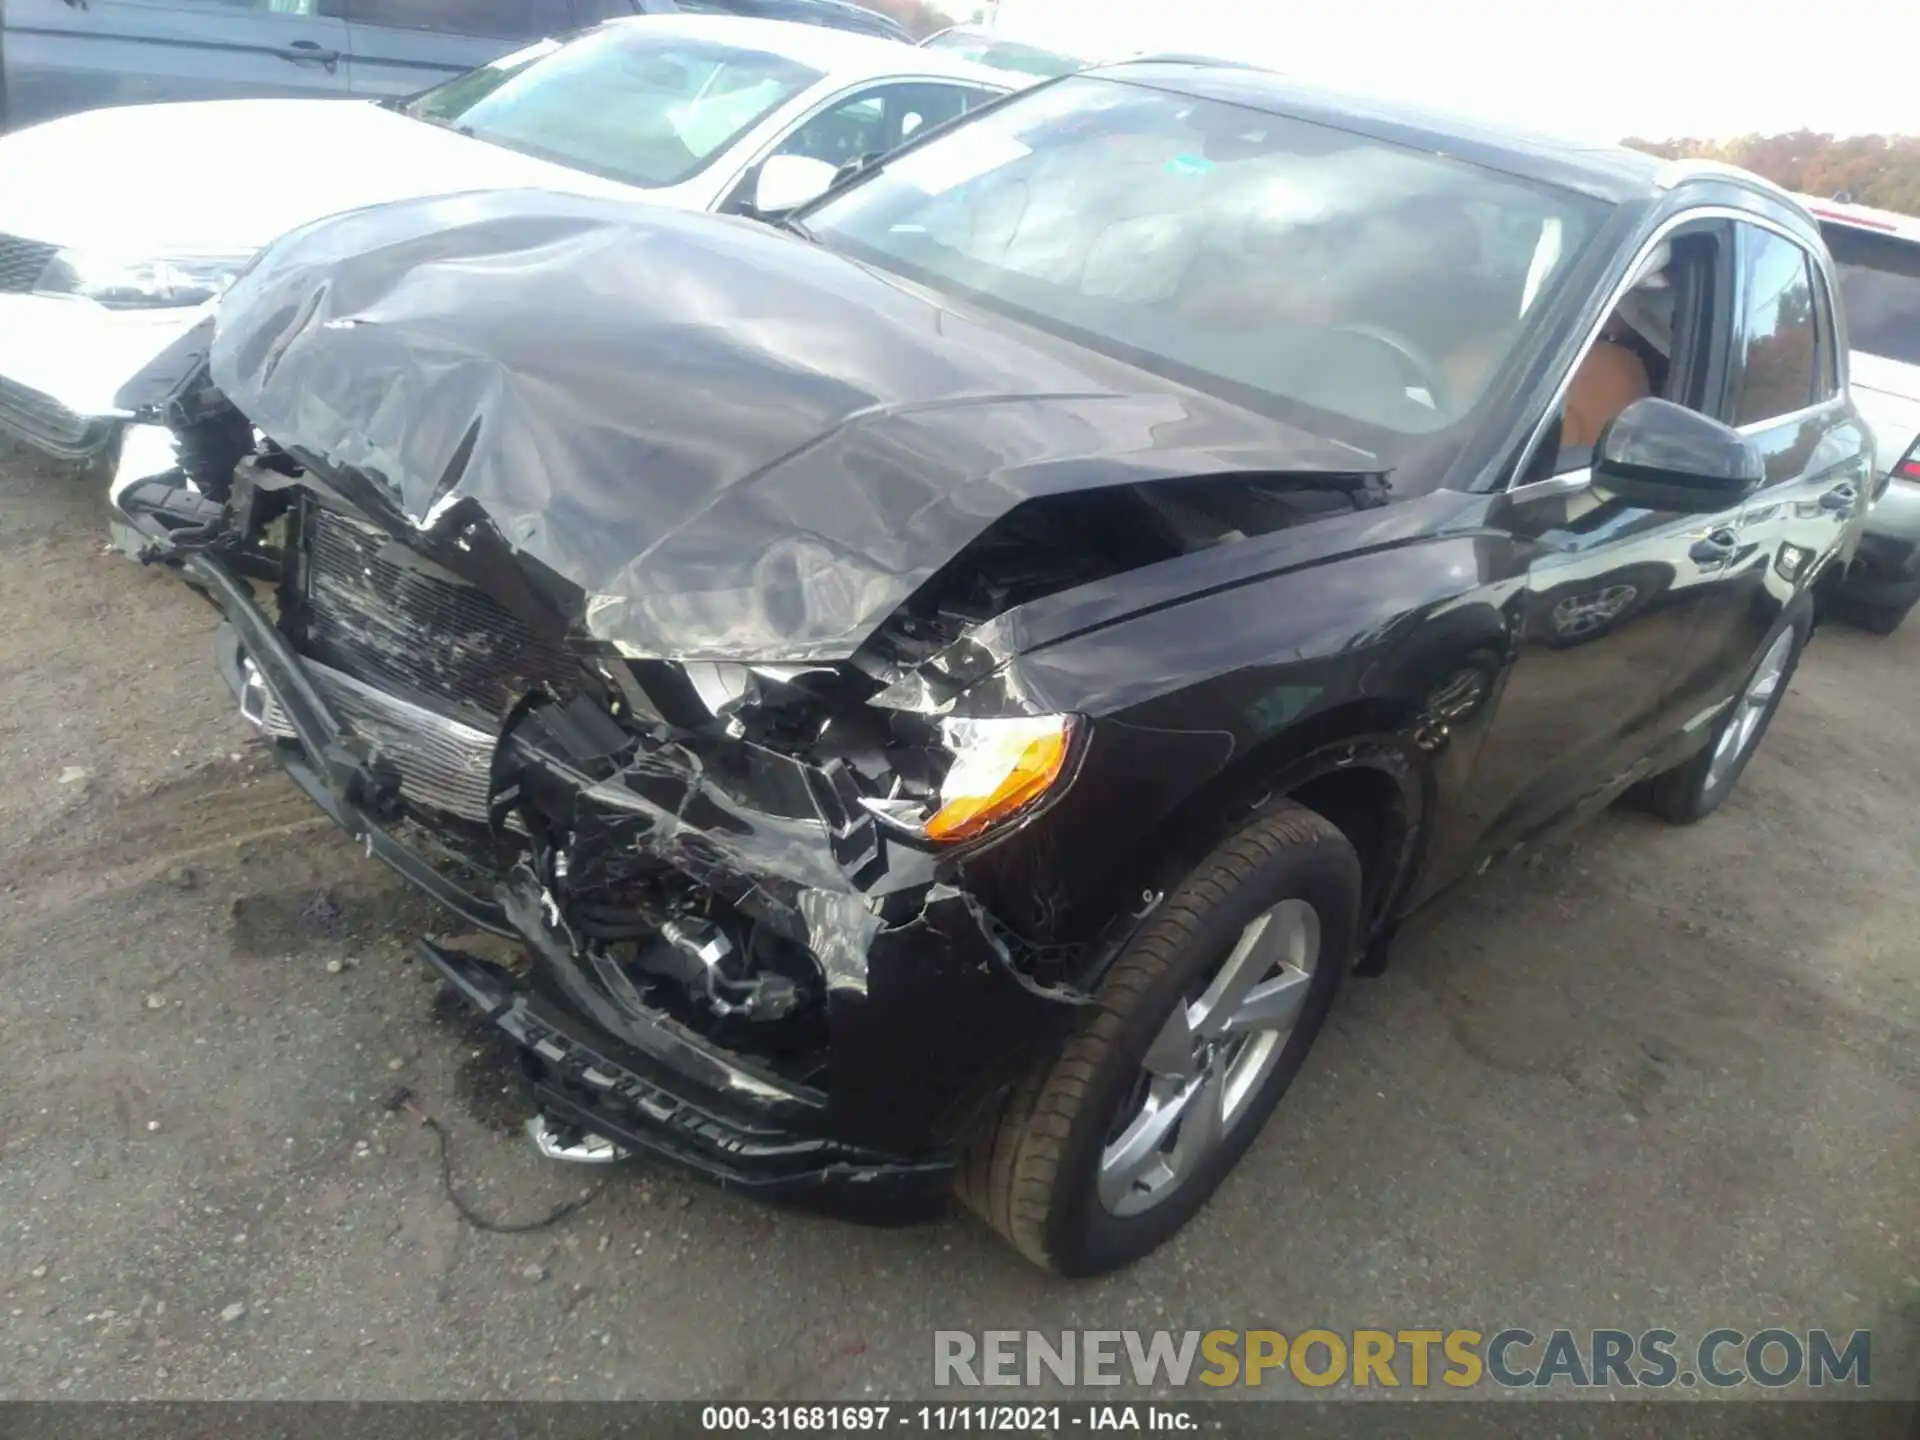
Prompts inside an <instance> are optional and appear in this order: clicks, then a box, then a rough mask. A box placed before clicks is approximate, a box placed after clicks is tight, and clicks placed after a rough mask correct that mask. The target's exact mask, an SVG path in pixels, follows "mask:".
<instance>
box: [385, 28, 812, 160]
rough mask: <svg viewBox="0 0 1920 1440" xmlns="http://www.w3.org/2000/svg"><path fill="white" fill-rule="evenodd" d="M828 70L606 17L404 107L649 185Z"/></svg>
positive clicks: (724, 141)
mask: <svg viewBox="0 0 1920 1440" xmlns="http://www.w3.org/2000/svg"><path fill="white" fill-rule="evenodd" d="M820 78H821V72H820V71H818V70H814V69H811V68H809V67H808V66H805V65H802V64H800V63H798V62H797V61H794V60H789V59H787V58H785V57H784V56H780V55H772V54H768V53H767V52H765V51H762V50H746V49H742V48H740V47H739V46H735V45H722V44H716V43H714V42H712V41H707V40H695V39H691V38H689V37H687V36H685V35H681V34H673V33H666V34H662V33H659V32H657V31H655V30H653V29H652V28H651V27H650V26H646V25H627V24H615V25H608V26H603V27H602V28H600V29H598V30H594V31H590V32H589V33H587V34H586V35H583V36H581V37H580V38H579V39H577V40H575V41H573V42H572V43H571V44H567V45H557V44H555V43H554V42H552V41H545V42H542V43H541V44H538V45H530V46H528V47H527V48H526V49H525V50H520V51H517V52H515V53H514V54H512V55H508V56H506V57H504V58H503V59H500V60H496V61H495V62H494V63H493V64H491V65H482V66H481V67H480V68H479V69H478V70H473V71H470V72H469V73H467V74H465V75H461V76H458V77H456V78H454V79H452V80H449V81H447V82H446V84H444V85H439V86H436V87H435V88H434V89H432V90H429V91H427V92H426V93H425V94H424V95H421V96H419V97H417V98H416V99H414V100H412V101H409V102H408V103H407V104H406V105H405V106H404V107H402V113H404V114H407V115H411V116H412V117H413V118H414V119H416V120H425V121H427V122H429V123H430V124H435V125H444V126H447V127H448V128H450V129H454V130H458V131H459V132H460V133H461V134H462V135H471V136H472V137H473V138H474V139H476V140H485V141H487V142H489V143H490V144H494V145H501V146H504V147H506V148H507V149H509V150H518V151H521V152H522V153H524V154H528V155H534V156H537V157H539V158H540V159H542V160H553V161H557V162H558V163H560V164H562V165H568V166H571V167H573V168H574V169H576V170H585V171H587V172H589V173H590V174H594V175H602V176H605V177H606V178H608V179H610V180H620V181H624V182H625V183H626V184H629V185H638V186H642V187H646V188H652V187H658V186H666V185H678V184H680V183H681V182H682V181H684V180H690V179H692V178H693V177H694V176H695V175H697V174H699V173H700V171H701V170H703V169H705V168H706V166H707V165H708V163H709V162H711V161H712V160H713V158H714V157H715V156H716V155H718V154H719V153H720V152H722V151H723V150H725V149H727V148H728V147H729V146H730V145H732V144H733V142H734V141H735V140H737V139H739V137H740V136H741V135H743V134H745V133H746V132H747V131H748V130H750V129H752V128H753V127H754V126H755V125H757V124H758V123H759V122H760V121H761V120H762V119H764V118H765V117H766V116H767V115H769V114H770V113H772V112H773V111H774V110H775V109H777V108H778V107H780V106H781V105H784V104H785V103H786V102H787V101H789V100H791V99H792V98H793V97H794V96H796V95H798V94H799V93H800V92H801V91H803V90H805V89H807V88H808V87H809V86H811V85H813V84H815V83H816V82H818V81H819V80H820Z"/></svg>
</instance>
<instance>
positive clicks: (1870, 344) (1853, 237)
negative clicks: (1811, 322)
mask: <svg viewBox="0 0 1920 1440" xmlns="http://www.w3.org/2000/svg"><path fill="white" fill-rule="evenodd" d="M1820 229H1821V231H1822V233H1823V234H1824V235H1825V236H1826V241H1827V248H1828V249H1829V250H1831V251H1832V252H1833V258H1834V260H1835V262H1836V263H1837V265H1838V267H1839V271H1840V293H1841V296H1842V297H1843V299H1844V301H1845V303H1846V310H1847V344H1848V345H1849V346H1851V347H1852V348H1853V349H1855V350H1864V351H1865V352H1866V353H1867V354H1869V355H1878V356H1881V357H1882V358H1883V359H1887V360H1897V361H1899V362H1900V363H1901V364H1903V365H1920V245H1916V244H1914V243H1913V242H1912V241H1910V240H1896V239H1893V238H1892V237H1890V236H1881V235H1866V234H1862V233H1861V232H1860V231H1858V230H1854V229H1850V228H1848V227H1847V226H1844V225H1823V226H1821V227H1820Z"/></svg>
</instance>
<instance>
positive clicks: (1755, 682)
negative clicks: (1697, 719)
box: [1707, 630, 1794, 790]
mask: <svg viewBox="0 0 1920 1440" xmlns="http://www.w3.org/2000/svg"><path fill="white" fill-rule="evenodd" d="M1793 639H1794V632H1793V631H1792V630H1787V631H1783V632H1782V633H1781V635H1780V636H1779V638H1778V639H1776V640H1775V641H1774V642H1773V644H1772V645H1770V646H1768V647H1767V653H1766V654H1765V655H1763V656H1761V657H1760V663H1759V664H1758V665H1757V666H1755V667H1754V671H1753V678H1752V679H1751V680H1749V681H1748V682H1747V688H1746V689H1745V690H1743V691H1741V692H1740V694H1739V696H1738V697H1737V698H1736V699H1735V700H1734V702H1733V708H1732V710H1731V711H1729V712H1728V715H1727V721H1726V728H1725V729H1724V730H1722V731H1721V732H1720V739H1719V740H1718V742H1716V743H1715V745H1714V747H1713V759H1711V760H1710V761H1708V762H1707V789H1709V790H1711V789H1713V788H1714V787H1715V786H1717V785H1720V784H1722V783H1724V782H1725V780H1726V778H1727V777H1728V776H1729V775H1731V774H1732V773H1733V769H1734V767H1735V766H1736V765H1738V764H1739V762H1740V757H1741V756H1743V755H1745V754H1746V753H1747V748H1748V747H1749V746H1750V745H1752V744H1753V741H1754V738H1755V737H1756V736H1758V735H1759V733H1760V726H1761V725H1762V724H1763V723H1764V722H1765V720H1766V718H1767V707H1768V706H1769V705H1770V704H1772V703H1773V698H1774V696H1775V695H1776V694H1777V693H1778V692H1779V689H1780V679H1781V677H1782V676H1783V675H1785V674H1786V672H1787V658H1788V657H1789V656H1790V655H1791V654H1792V653H1793Z"/></svg>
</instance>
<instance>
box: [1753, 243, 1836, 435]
mask: <svg viewBox="0 0 1920 1440" xmlns="http://www.w3.org/2000/svg"><path fill="white" fill-rule="evenodd" d="M1739 253H1740V313H1741V319H1742V325H1741V334H1740V336H1739V338H1738V340H1737V341H1736V342H1735V347H1734V348H1735V352H1736V353H1735V362H1734V377H1733V423H1734V424H1735V425H1755V424H1759V423H1761V422H1762V421H1767V420H1777V419H1779V418H1780V417H1782V416H1785V415H1791V414H1793V413H1794V412H1795V411H1796V410H1804V409H1806V408H1807V407H1808V406H1809V405H1812V404H1813V403H1814V402H1815V400H1816V399H1818V398H1820V396H1819V394H1818V374H1819V370H1820V368H1821V367H1820V364H1819V361H1820V343H1819V337H1820V326H1819V320H1818V317H1817V316H1816V314H1815V310H1814V298H1813V272H1812V268H1811V263H1812V262H1811V261H1810V260H1809V258H1808V256H1807V252H1806V251H1804V250H1802V249H1801V248H1800V247H1799V246H1798V245H1796V244H1794V243H1793V242H1792V241H1791V240H1787V239H1785V238H1783V237H1781V236H1779V235H1776V234H1774V233H1773V232H1772V231H1771V230H1761V229H1759V228H1758V227H1756V226H1752V225H1742V226H1740V243H1739Z"/></svg>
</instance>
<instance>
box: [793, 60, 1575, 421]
mask: <svg viewBox="0 0 1920 1440" xmlns="http://www.w3.org/2000/svg"><path fill="white" fill-rule="evenodd" d="M1604 213H1605V210H1604V207H1603V206H1601V205H1599V204H1598V203H1597V202H1593V201H1589V200H1587V199H1585V198H1583V197H1580V196H1577V195H1573V194H1570V193H1566V192H1562V191H1559V190H1556V189H1552V188H1549V187H1535V186H1530V185H1528V184H1526V183H1524V182H1521V181H1518V180H1514V179H1510V178H1508V177H1506V176H1503V175H1499V174H1495V173H1493V172H1491V171H1487V170H1483V169H1480V168H1478V167H1475V166H1471V165H1467V164H1462V163H1457V162H1453V161H1449V160H1445V159H1442V158H1439V157H1436V156H1434V155H1431V154H1428V153H1423V152H1418V151H1414V150H1409V149H1403V148H1400V147H1398V146H1394V145H1391V144H1388V143H1386V142H1383V141H1379V140H1373V139H1368V138H1365V137H1362V136H1358V135H1354V134H1352V133H1350V132H1347V131H1342V130H1335V129H1332V128H1329V127H1326V126H1320V125H1314V124H1310V123H1306V122H1303V121H1299V120H1293V119H1285V118H1281V117H1277V116H1274V115H1270V114H1267V113H1265V112H1262V111H1257V110H1252V109H1248V108H1245V107H1242V106H1237V105H1230V104H1225V103H1221V102H1216V101H1211V100H1203V99H1197V98H1194V97H1191V96H1187V95H1176V94H1171V93H1167V92H1163V91H1159V90H1153V89H1149V88H1145V87H1143V86H1139V85H1134V84H1129V83H1122V82H1119V81H1115V80H1110V79H1105V78H1091V77H1087V78H1074V79H1067V80H1063V81H1060V82H1058V83H1056V84H1054V85H1051V86H1048V87H1047V88H1045V89H1043V90H1039V91H1035V92H1033V93H1032V94H1031V95H1030V96H1028V97H1027V98H1025V99H1023V100H1018V101H1015V102H1014V103H1012V104H1010V105H1007V106H1004V107H1002V108H1001V109H999V110H996V111H992V112H989V113H988V114H986V115H983V116H982V117H980V118H979V119H977V120H973V121H970V122H968V123H967V124H965V125H962V126H960V127H959V128H958V129H956V130H953V131H950V132H948V133H947V134H945V135H943V136H941V137H938V138H936V139H933V140H930V141H929V142H928V143H927V144H925V145H923V146H920V147H918V148H917V149H912V150H908V151H906V152H905V153H903V154H902V155H900V156H898V157H896V158H895V159H894V160H893V161H891V162H889V163H888V164H886V165H884V166H882V167H880V168H879V169H878V170H876V171H875V173H874V175H873V177H872V178H871V179H870V180H867V181H865V182H863V183H858V184H856V185H854V186H853V187H852V188H850V189H848V190H847V191H845V192H843V193H842V194H841V195H839V196H837V197H834V198H831V199H829V200H827V201H826V202H825V203H824V204H823V205H822V206H820V207H818V208H816V209H815V210H814V211H812V212H811V213H810V214H808V215H807V216H806V217H805V219H806V224H807V226H808V227H809V229H810V230H811V231H812V232H813V233H814V235H815V236H816V237H817V238H818V239H820V240H821V241H822V242H823V243H825V244H828V245H831V246H833V247H835V248H838V249H844V250H846V251H848V252H849V253H851V254H853V255H855V256H856V257H857V258H861V259H863V260H866V261H867V262H868V263H872V264H876V265H878V266H880V267H882V268H887V269H892V270H895V271H898V272H900V273H902V274H904V275H907V276H908V277H910V278H912V279H915V280H918V281H920V282H921V283H923V284H925V285H928V286H929V287H930V288H933V289H936V290H947V291H957V292H959V293H962V294H964V295H967V296H969V297H971V298H973V299H976V300H978V301H980V302H982V303H984V304H986V305H988V306H989V307H992V308H997V309H1000V310H1003V311H1005V312H1007V313H1010V314H1013V315H1015V316H1016V317H1017V318H1021V319H1025V320H1027V321H1029V322H1030V323H1034V324H1037V325H1039V326H1041V327H1042V328H1045V329H1050V330H1054V331H1056V332H1059V333H1063V334H1066V335H1068V336H1070V337H1071V338H1073V339H1075V340H1078V341H1079V342H1080V343H1082V344H1086V345H1090V346H1091V347H1093V348H1095V349H1099V350H1104V351H1107V352H1108V353H1112V354H1116V355H1119V356H1120V357H1121V358H1123V359H1126V360H1129V361H1131V362H1133V363H1135V364H1138V365H1142V366H1143V367H1145V368H1148V369H1152V370H1157V371H1160V372H1161V373H1166V374H1169V375H1171V376H1173V377H1174V378H1177V379H1182V380H1185V381H1187V382H1188V383H1191V384H1194V385H1195V386H1197V387H1199V388H1202V389H1212V390H1216V391H1222V392H1225V393H1228V394H1229V395H1230V396H1231V398H1235V399H1238V400H1240V401H1241V403H1246V404H1251V405H1254V406H1257V407H1262V408H1273V409H1277V410H1279V411H1281V412H1287V411H1291V410H1295V409H1300V408H1304V409H1306V410H1308V411H1311V412H1314V414H1313V415H1311V416H1308V417H1305V419H1306V420H1308V421H1317V424H1316V426H1315V428H1317V429H1319V430H1320V431H1321V433H1325V434H1329V435H1332V436H1334V437H1335V438H1339V439H1343V440H1350V441H1351V442H1352V443H1356V444H1360V445H1363V446H1364V447H1365V448H1367V449H1370V450H1373V451H1374V452H1375V453H1381V454H1391V453H1392V452H1395V451H1399V452H1402V453H1404V452H1405V451H1407V450H1409V449H1410V448H1411V447H1410V446H1409V445H1408V444H1406V443H1405V442H1406V441H1407V440H1409V439H1412V438H1414V437H1421V436H1428V435H1432V434H1434V433H1436V432H1438V431H1440V430H1443V429H1446V428H1447V427H1449V426H1450V425H1452V424H1454V423H1455V422H1457V421H1458V420H1459V419H1461V418H1462V417H1463V416H1465V415H1466V414H1467V413H1468V412H1469V411H1470V410H1472V408H1473V406H1474V404H1475V402H1476V400H1477V399H1478V397H1479V396H1480V395H1481V394H1482V392H1483V391H1484V390H1485V389H1486V388H1487V383H1488V381H1489V380H1490V378H1491V377H1492V376H1493V375H1494V374H1495V373H1496V372H1497V371H1498V370H1499V369H1500V368H1501V367H1502V365H1503V364H1504V363H1505V361H1506V360H1507V358H1508V357H1509V356H1510V355H1511V354H1512V353H1513V351H1514V349H1515V347H1516V346H1517V344H1518V341H1519V339H1520V336H1521V334H1522V332H1523V330H1524V329H1525V328H1526V326H1527V325H1528V324H1529V323H1530V321H1531V319H1532V317H1534V316H1536V315H1537V314H1539V313H1540V311H1541V310H1543V309H1544V308H1545V306H1546V304H1547V302H1548V300H1549V298H1550V296H1551V293H1552V291H1553V289H1554V287H1555V286H1556V285H1557V284H1558V283H1560V281H1561V280H1562V279H1563V277H1564V276H1565V274H1566V273H1567V272H1568V271H1569V270H1570V269H1571V268H1572V264H1573V261H1574V258H1575V256H1576V255H1577V254H1578V252H1579V250H1580V248H1581V246H1582V244H1583V243H1584V242H1585V240H1586V239H1587V237H1588V235H1589V234H1590V233H1591V232H1592V231H1593V229H1594V228H1595V227H1596V225H1597V224H1598V222H1599V220H1600V219H1601V218H1602V217H1603V215H1604ZM1273 401H1277V402H1279V404H1278V405H1277V406H1274V405H1271V404H1269V403H1268V402H1273ZM1343 419H1344V420H1345V421H1347V422H1358V425H1357V426H1356V425H1355V424H1353V423H1347V424H1344V425H1343V424H1342V423H1341V421H1342V420H1343ZM1396 440H1398V441H1399V442H1400V443H1396Z"/></svg>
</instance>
